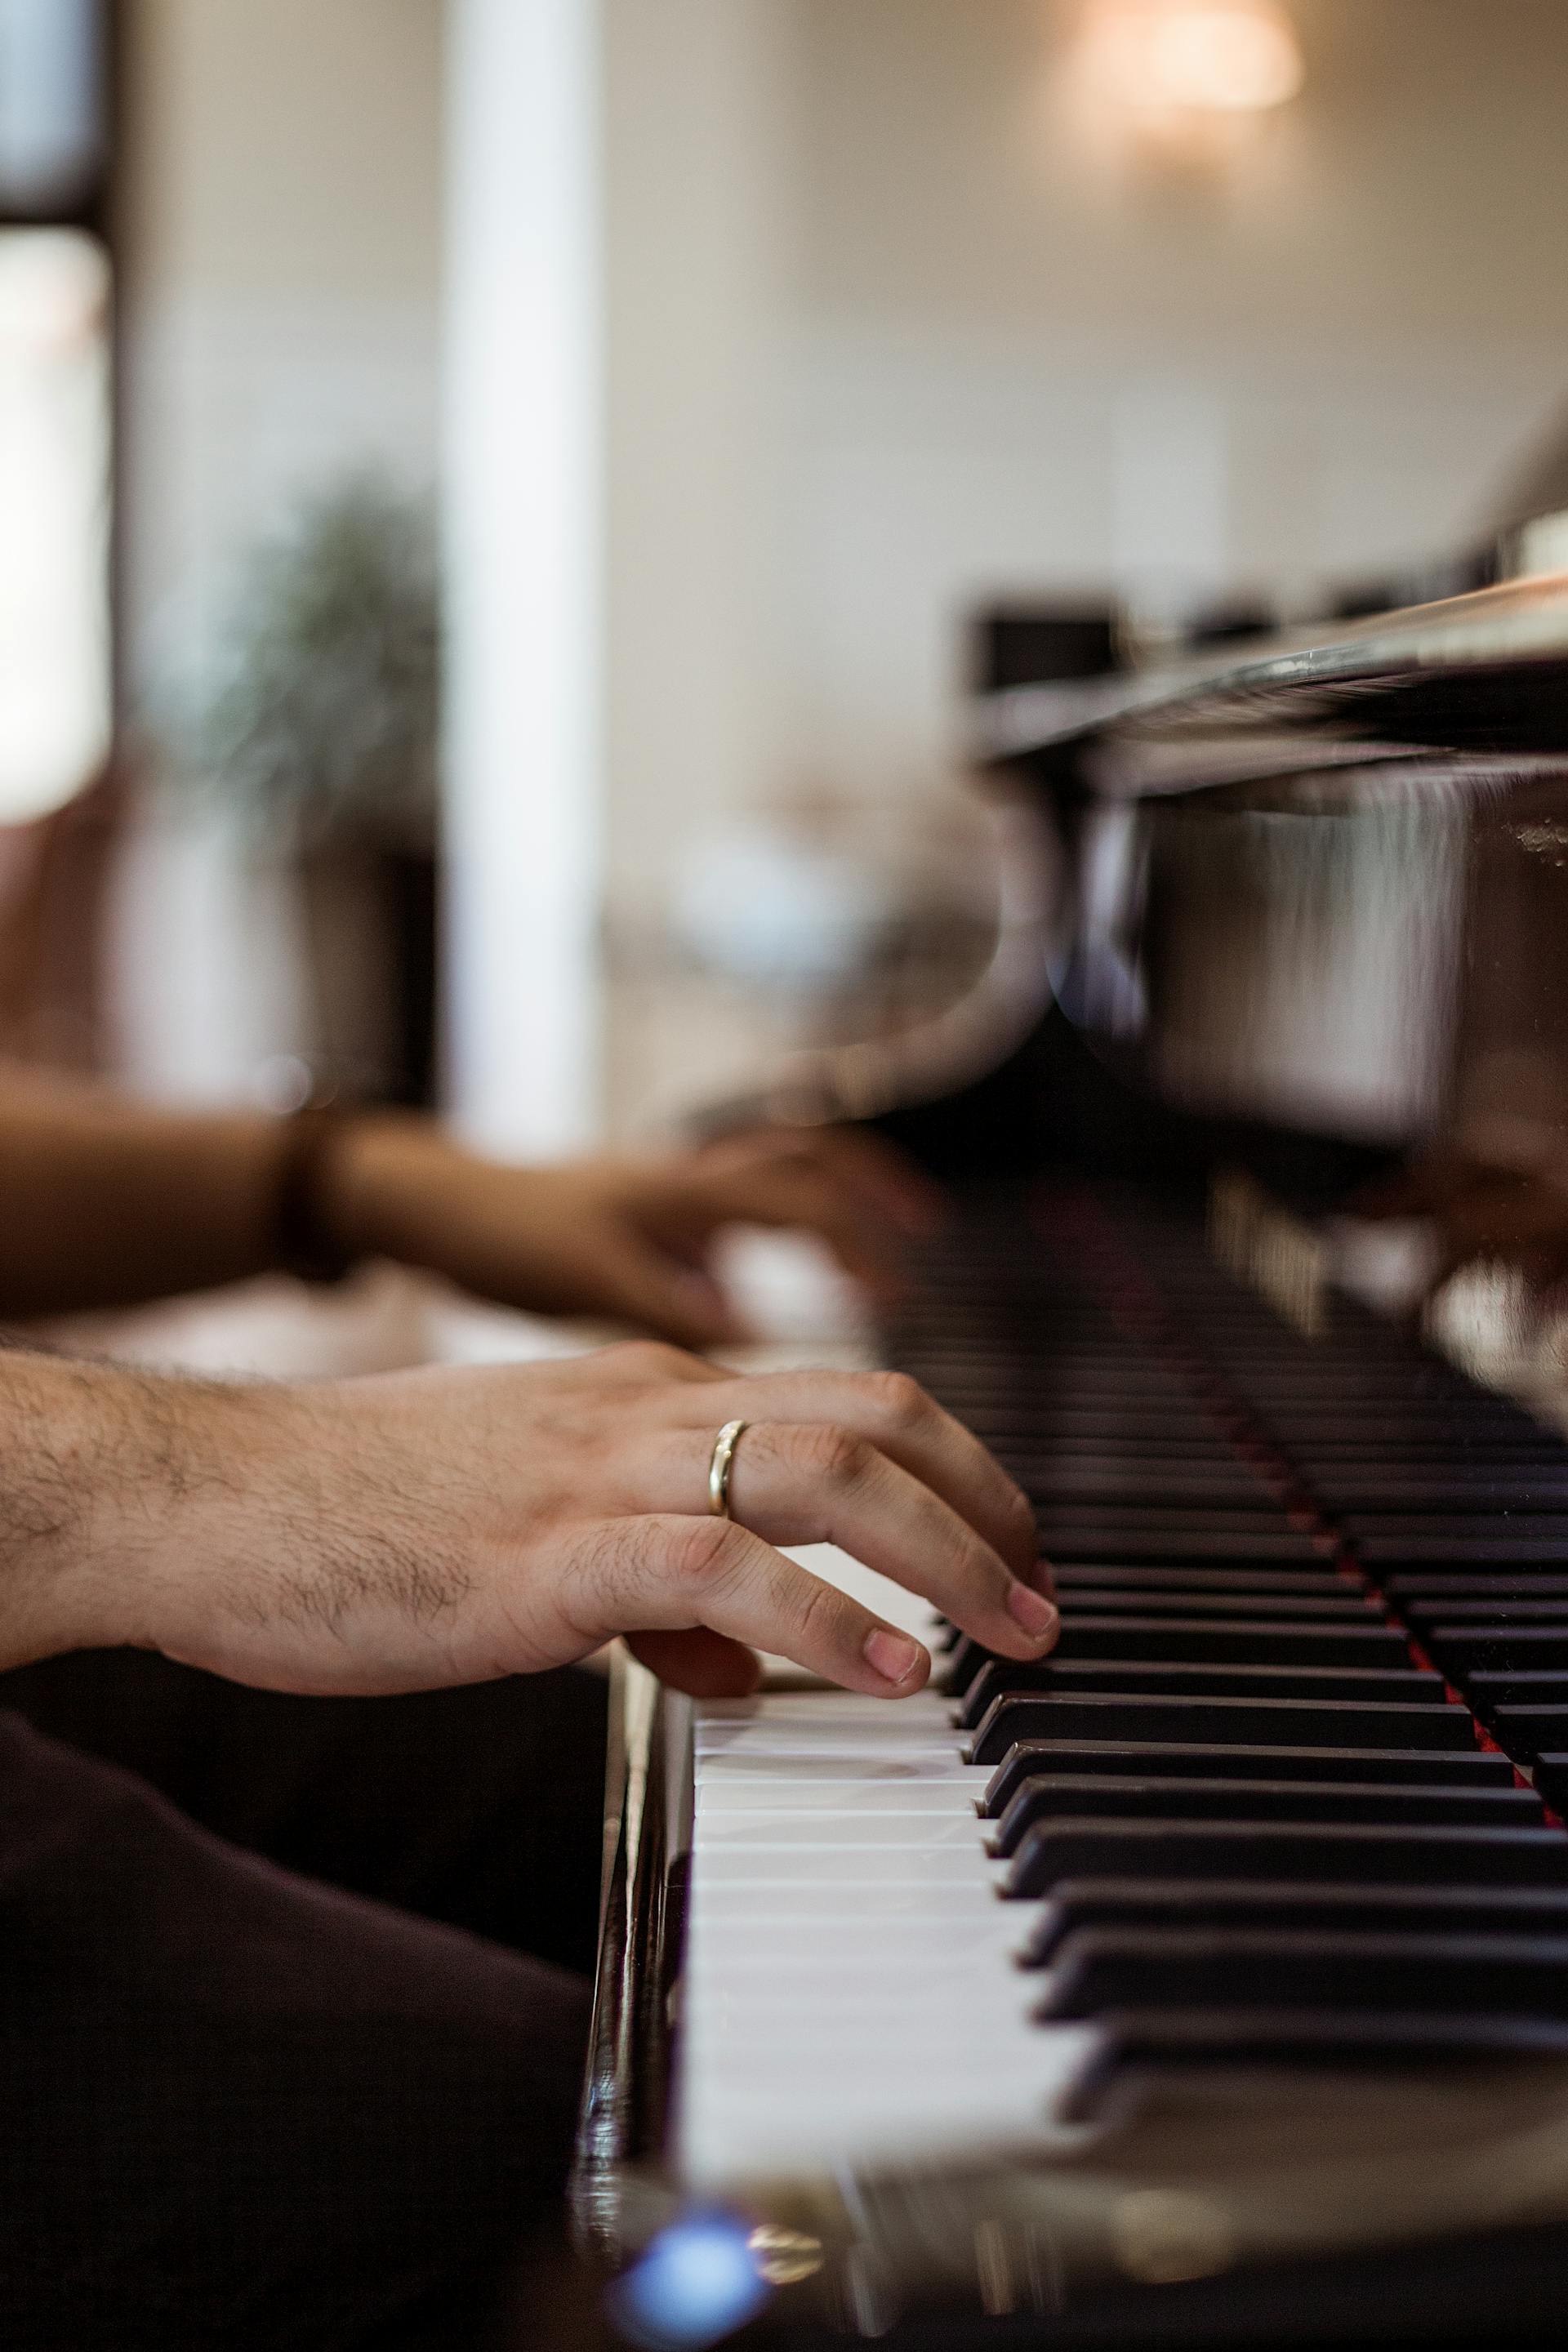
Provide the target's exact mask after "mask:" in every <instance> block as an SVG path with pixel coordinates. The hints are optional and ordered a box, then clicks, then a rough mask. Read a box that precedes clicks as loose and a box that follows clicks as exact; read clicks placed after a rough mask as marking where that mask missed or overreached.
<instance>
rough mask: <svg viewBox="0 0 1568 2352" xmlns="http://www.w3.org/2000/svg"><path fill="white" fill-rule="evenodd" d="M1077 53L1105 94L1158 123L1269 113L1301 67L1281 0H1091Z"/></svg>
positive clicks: (1295, 86) (1287, 94)
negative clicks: (1079, 48) (1079, 51)
mask: <svg viewBox="0 0 1568 2352" xmlns="http://www.w3.org/2000/svg"><path fill="white" fill-rule="evenodd" d="M1080 63H1081V66H1082V68H1083V71H1084V76H1085V79H1086V81H1087V82H1088V84H1089V86H1090V87H1091V88H1092V89H1093V90H1094V91H1095V93H1096V95H1097V96H1098V97H1099V99H1100V101H1101V103H1102V104H1107V103H1109V104H1110V105H1113V106H1115V107H1116V108H1117V109H1118V110H1120V111H1122V112H1124V113H1126V114H1129V115H1131V116H1133V117H1136V118H1138V119H1140V120H1141V121H1144V122H1146V123H1148V124H1149V125H1150V126H1151V127H1152V128H1156V129H1157V128H1160V127H1162V126H1177V125H1181V124H1183V123H1187V124H1194V123H1201V122H1203V121H1210V122H1217V121H1223V120H1226V119H1229V120H1232V121H1236V120H1237V119H1238V118H1244V117H1246V116H1248V115H1258V114H1263V113H1267V112H1268V110H1270V109H1272V108H1274V107H1278V106H1283V105H1284V104H1285V103H1286V101H1287V100H1289V99H1292V98H1294V97H1295V95H1296V93H1297V91H1298V90H1299V89H1300V87H1301V83H1302V79H1303V78H1304V74H1305V67H1304V65H1303V61H1302V57H1301V46H1300V41H1299V40H1298V39H1297V37H1296V28H1295V26H1293V25H1292V23H1291V21H1290V18H1289V16H1288V15H1287V13H1286V11H1285V9H1284V7H1283V6H1282V5H1281V0H1092V5H1091V6H1090V8H1089V14H1088V16H1087V17H1086V19H1085V21H1084V25H1083V31H1082V36H1081V54H1080Z"/></svg>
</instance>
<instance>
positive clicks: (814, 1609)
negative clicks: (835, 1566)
mask: <svg viewBox="0 0 1568 2352" xmlns="http://www.w3.org/2000/svg"><path fill="white" fill-rule="evenodd" d="M843 1605H844V1604H843V1602H842V1601H841V1600H840V1598H839V1596H838V1594H837V1592H836V1591H834V1589H833V1587H832V1585H831V1584H827V1583H825V1582H824V1581H823V1580H822V1578H821V1577H819V1576H812V1577H808V1578H807V1579H806V1581H805V1586H804V1588H803V1589H802V1591H801V1594H800V1599H799V1601H798V1604H797V1607H796V1612H795V1632H796V1633H797V1635H798V1636H799V1638H800V1640H801V1641H802V1642H803V1643H807V1644H809V1645H810V1646H811V1647H812V1648H814V1649H815V1648H818V1647H820V1648H824V1649H826V1648H827V1647H830V1646H831V1645H832V1643H833V1641H834V1637H835V1635H836V1634H837V1632H838V1630H839V1619H840V1616H841V1614H842V1611H843Z"/></svg>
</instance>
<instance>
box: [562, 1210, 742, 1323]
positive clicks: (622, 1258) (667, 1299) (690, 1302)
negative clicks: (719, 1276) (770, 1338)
mask: <svg viewBox="0 0 1568 2352" xmlns="http://www.w3.org/2000/svg"><path fill="white" fill-rule="evenodd" d="M594 1288H595V1295H596V1296H597V1297H598V1298H599V1299H600V1300H601V1301H602V1303H603V1305H604V1307H605V1311H606V1312H607V1313H609V1314H612V1315H615V1316H616V1317H617V1318H620V1319H621V1320H622V1321H624V1322H627V1323H636V1324H639V1325H640V1326H641V1327H642V1328H643V1329H645V1330H647V1331H651V1332H653V1333H655V1334H656V1336H657V1337H658V1338H659V1339H673V1340H675V1341H676V1343H677V1344H678V1346H680V1347H683V1348H710V1347H713V1346H716V1345H717V1344H718V1343H719V1342H720V1341H721V1340H725V1339H743V1338H744V1337H745V1332H744V1330H743V1328H742V1325H741V1323H740V1322H739V1320H738V1318H737V1317H736V1315H735V1311H734V1309H733V1308H732V1307H731V1305H730V1302H729V1300H728V1299H727V1298H726V1297H725V1296H724V1293H723V1291H722V1290H721V1288H720V1286H719V1285H718V1283H717V1282H715V1280H714V1279H713V1276H711V1275H710V1273H709V1272H708V1271H707V1269H706V1268H705V1267H703V1266H700V1265H683V1264H682V1263H681V1261H680V1260H679V1258H674V1257H667V1256H666V1255H664V1254H663V1253H662V1252H660V1251H658V1250H657V1249H655V1248H653V1247H652V1246H651V1245H650V1244H648V1243H647V1242H646V1241H645V1240H643V1239H642V1237H641V1236H640V1235H637V1234H623V1233H620V1232H611V1233H607V1234H605V1236H604V1242H603V1245H602V1247H601V1249H600V1251H599V1254H598V1259H597V1263H596V1265H595V1269H594Z"/></svg>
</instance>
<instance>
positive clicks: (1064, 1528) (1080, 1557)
mask: <svg viewBox="0 0 1568 2352" xmlns="http://www.w3.org/2000/svg"><path fill="white" fill-rule="evenodd" d="M1176 1516H1177V1515H1176V1514H1175V1513H1170V1514H1165V1513H1158V1512H1152V1513H1150V1514H1149V1515H1148V1519H1147V1521H1146V1522H1145V1523H1143V1524H1136V1523H1132V1522H1131V1521H1130V1520H1127V1519H1117V1520H1112V1521H1110V1522H1109V1523H1108V1524H1107V1525H1105V1526H1103V1527H1089V1526H1086V1525H1085V1524H1084V1523H1083V1522H1082V1521H1081V1520H1079V1519H1073V1520H1063V1519H1058V1518H1056V1517H1053V1515H1052V1514H1050V1513H1049V1512H1047V1511H1037V1513H1036V1520H1037V1526H1038V1528H1039V1537H1040V1548H1041V1549H1042V1551H1043V1552H1044V1553H1045V1555H1046V1557H1047V1559H1061V1560H1076V1561H1081V1562H1083V1563H1084V1564H1086V1565H1089V1564H1092V1563H1093V1562H1095V1561H1098V1560H1104V1561H1106V1562H1107V1563H1109V1564H1110V1565H1111V1566H1114V1567H1118V1568H1124V1567H1130V1566H1134V1565H1138V1564H1142V1565H1144V1566H1147V1567H1150V1568H1183V1567H1185V1566H1187V1565H1189V1564H1191V1565H1192V1566H1194V1567H1197V1568H1223V1567H1225V1566H1226V1565H1228V1564H1229V1563H1231V1562H1236V1563H1238V1564H1241V1565H1244V1566H1256V1565H1258V1564H1259V1563H1263V1562H1269V1561H1273V1562H1276V1563H1279V1564H1284V1563H1286V1562H1289V1561H1296V1562H1300V1563H1302V1564H1306V1563H1309V1562H1311V1561H1313V1560H1318V1559H1323V1558H1325V1557H1326V1556H1327V1553H1328V1552H1329V1550H1330V1549H1331V1547H1330V1545H1329V1543H1328V1540H1327V1538H1323V1537H1321V1536H1316V1535H1313V1534H1312V1533H1310V1531H1309V1530H1308V1529H1306V1528H1292V1527H1291V1526H1290V1524H1289V1520H1288V1519H1287V1518H1286V1516H1285V1514H1284V1512H1283V1511H1279V1512H1275V1513H1272V1514H1270V1515H1269V1517H1268V1519H1267V1521H1266V1522H1265V1524H1264V1525H1262V1526H1257V1527H1255V1526H1249V1525H1240V1526H1233V1527H1217V1526H1215V1525H1212V1524H1211V1525H1209V1526H1207V1527H1205V1528H1183V1527H1179V1526H1176V1525H1175V1524H1173V1522H1174V1520H1175V1517H1176ZM1253 1516H1254V1515H1253V1514H1250V1513H1247V1514H1238V1517H1245V1518H1248V1519H1249V1518H1251V1517H1253ZM1563 1557H1564V1558H1565V1559H1568V1546H1565V1547H1564V1551H1563Z"/></svg>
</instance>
